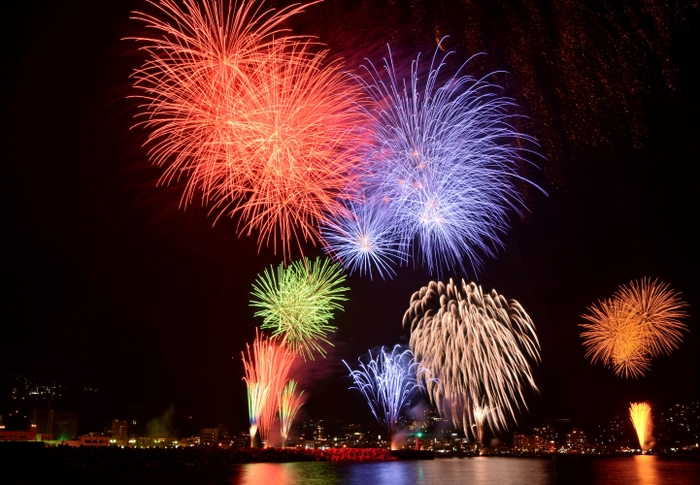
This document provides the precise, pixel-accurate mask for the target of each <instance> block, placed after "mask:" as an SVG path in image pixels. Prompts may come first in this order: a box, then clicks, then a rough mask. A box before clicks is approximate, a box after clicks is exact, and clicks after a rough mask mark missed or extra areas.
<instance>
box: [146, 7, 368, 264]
mask: <svg viewBox="0 0 700 485" xmlns="http://www.w3.org/2000/svg"><path fill="white" fill-rule="evenodd" d="M149 3H151V4H152V5H153V6H154V7H155V8H156V9H157V10H158V15H157V16H154V15H147V14H144V13H136V14H134V18H135V19H136V20H139V21H141V22H143V23H145V24H146V27H147V28H148V29H149V31H151V32H155V33H156V35H152V36H150V37H139V38H136V40H138V41H142V42H144V43H145V44H146V45H145V47H143V50H144V51H145V52H146V53H147V54H148V59H147V60H146V62H145V63H144V64H143V66H142V67H141V68H140V69H138V70H136V71H135V73H134V78H135V83H134V85H135V87H136V89H137V90H138V91H139V92H140V95H139V97H140V98H142V99H144V100H145V103H144V104H142V105H141V107H140V109H141V113H140V114H141V116H142V117H145V120H144V121H141V123H140V124H141V125H142V126H144V127H145V128H146V129H147V130H149V135H148V140H147V144H148V145H149V146H150V151H149V157H150V159H151V161H152V162H153V163H155V164H157V165H159V166H162V167H164V168H165V172H164V173H163V175H162V177H161V183H163V184H168V183H171V182H173V181H176V180H179V179H180V178H184V179H186V181H187V187H186V189H185V192H184V194H183V197H182V205H183V206H187V204H189V203H191V202H192V201H193V199H194V198H195V197H199V196H201V198H202V203H203V204H205V205H208V206H210V207H211V210H212V211H214V212H215V213H216V214H217V215H218V216H221V215H224V214H226V215H231V216H234V215H237V216H239V218H240V219H239V221H240V226H239V228H240V229H241V231H242V232H245V233H246V234H248V235H249V234H251V232H252V231H254V230H255V231H258V232H259V236H258V242H259V243H262V242H265V243H266V244H269V243H270V241H273V244H274V248H275V251H276V250H277V242H278V240H279V241H281V246H282V248H281V249H282V253H283V256H284V258H285V259H287V258H288V257H289V252H290V245H291V242H292V241H293V240H296V241H297V244H299V243H300V242H301V241H302V240H307V239H311V240H312V241H315V240H316V239H317V238H318V235H319V234H318V230H317V225H318V221H319V220H321V219H322V218H324V217H325V216H324V214H326V213H327V214H331V215H334V214H335V215H337V214H339V213H342V212H343V211H344V210H345V209H344V208H343V207H344V206H343V205H341V203H340V201H342V200H343V199H353V198H354V196H353V195H352V192H348V191H349V190H350V188H353V189H354V188H356V187H357V183H356V180H355V177H356V175H355V174H356V168H357V166H358V165H359V162H360V157H359V156H358V155H357V154H355V153H354V152H353V150H354V148H348V147H356V146H358V144H357V143H356V142H357V139H358V137H361V135H360V133H359V130H360V129H361V128H359V127H362V126H364V125H366V124H365V123H362V122H361V121H360V119H361V116H363V115H362V114H361V110H359V109H358V108H357V105H356V104H355V103H354V101H353V96H354V93H355V92H356V90H357V89H358V88H357V87H356V83H353V82H352V81H351V79H350V78H349V76H348V75H346V74H345V73H344V72H342V71H341V70H340V66H339V64H338V63H333V62H327V53H326V52H325V51H319V50H318V45H317V44H315V43H313V42H311V41H310V40H309V39H308V38H306V39H304V38H301V37H294V36H291V35H289V34H288V33H287V32H286V31H285V30H284V29H282V28H281V25H282V23H283V22H285V21H287V20H288V19H289V18H290V17H291V16H293V15H295V14H297V13H299V12H301V11H302V10H303V8H304V7H306V6H308V5H311V4H306V5H295V6H292V7H288V8H286V9H281V10H279V11H275V10H264V9H263V8H262V2H260V1H258V0H243V1H241V2H238V3H237V4H234V5H229V6H228V7H226V6H225V2H224V1H223V0H205V1H203V2H202V3H201V5H200V4H198V3H196V2H195V1H194V0H185V1H184V4H183V6H182V7H180V6H179V5H178V4H176V3H175V2H174V1H173V0H163V1H162V3H160V4H156V3H155V2H149ZM226 5H227V4H226ZM351 142H354V143H351ZM217 219H218V217H217Z"/></svg>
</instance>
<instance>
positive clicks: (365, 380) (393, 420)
mask: <svg viewBox="0 0 700 485" xmlns="http://www.w3.org/2000/svg"><path fill="white" fill-rule="evenodd" d="M357 360H358V362H359V363H360V368H359V369H358V370H352V369H351V368H350V366H349V365H348V364H347V362H345V361H343V363H344V364H345V366H346V367H347V368H348V370H349V371H350V377H352V379H353V381H354V383H355V385H354V386H352V387H351V388H350V389H357V390H359V391H360V392H362V394H363V395H364V396H365V398H366V399H367V403H368V404H369V406H370V408H371V410H372V414H374V417H375V418H376V419H377V422H379V424H380V425H382V426H384V427H385V428H386V430H387V432H389V434H390V435H391V436H392V437H393V435H394V432H395V431H396V424H397V423H398V421H399V419H400V418H401V417H402V416H401V413H403V412H405V411H406V410H408V407H409V406H410V405H411V396H412V395H413V393H414V391H416V390H417V389H419V388H420V385H419V384H418V381H417V379H416V373H417V372H421V371H423V372H427V371H425V370H421V369H420V367H419V364H418V363H417V362H416V361H415V359H414V357H413V352H411V351H410V350H404V351H401V347H400V346H399V345H396V346H394V348H393V350H392V351H391V352H389V351H388V350H385V348H384V347H382V348H381V350H380V351H379V354H378V355H377V357H376V358H374V357H372V352H371V351H370V352H369V362H368V363H367V364H365V363H364V362H362V360H361V358H359V359H357Z"/></svg>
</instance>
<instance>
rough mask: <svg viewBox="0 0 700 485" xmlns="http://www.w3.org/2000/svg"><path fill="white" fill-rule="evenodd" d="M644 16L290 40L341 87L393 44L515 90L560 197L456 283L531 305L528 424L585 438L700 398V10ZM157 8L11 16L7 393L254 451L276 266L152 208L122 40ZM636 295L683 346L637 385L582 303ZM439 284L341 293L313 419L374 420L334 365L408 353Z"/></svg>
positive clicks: (5, 159) (314, 372)
mask: <svg viewBox="0 0 700 485" xmlns="http://www.w3.org/2000/svg"><path fill="white" fill-rule="evenodd" d="M278 3H279V2H278ZM642 3H643V2H635V1H623V2H604V1H601V2H588V3H587V4H585V5H583V6H576V2H570V3H568V2H551V3H550V2H546V1H542V2H530V1H525V0H523V1H520V2H518V1H514V0H513V1H505V2H500V3H498V4H497V5H493V2H473V3H470V2H458V1H456V0H454V1H418V0H416V1H413V2H401V1H394V2H392V1H380V0H374V1H369V0H367V1H363V2H359V1H358V2H339V1H335V0H326V2H325V3H324V4H322V5H318V6H314V7H310V8H309V12H308V15H307V16H306V17H300V19H299V20H297V21H296V22H297V24H295V25H294V26H293V27H294V28H295V31H297V32H303V33H309V34H316V35H318V36H319V38H320V40H322V41H324V42H326V43H327V44H329V46H330V48H331V49H332V52H333V53H334V55H338V56H344V57H345V58H346V59H347V66H348V68H354V67H356V66H357V62H358V58H361V55H360V54H362V55H365V54H367V53H377V52H378V53H379V55H380V56H381V55H382V52H383V51H382V49H383V45H384V43H386V42H388V41H391V42H392V48H393V46H396V49H395V52H397V55H401V54H402V53H406V56H407V57H406V59H407V60H410V59H411V58H412V57H413V56H414V55H415V53H416V52H418V51H423V52H425V53H427V54H430V53H432V51H433V50H434V49H435V45H436V42H435V39H436V38H440V37H442V36H443V35H450V39H449V41H448V42H449V47H450V48H452V49H454V50H455V51H456V53H455V58H456V59H459V61H460V62H463V61H465V60H466V59H467V58H468V57H469V55H470V54H472V53H474V52H476V51H484V52H486V53H487V54H488V55H487V56H484V57H483V58H482V60H480V61H479V62H478V63H477V64H475V65H474V68H475V69H477V70H480V72H482V73H484V72H490V71H494V70H505V71H508V74H503V75H501V77H500V79H501V80H502V84H503V85H504V87H505V90H506V94H508V95H509V96H512V97H514V98H515V99H516V100H517V101H518V102H519V103H520V104H521V106H522V108H521V111H522V112H523V113H524V114H526V115H527V116H528V117H529V119H528V120H526V121H524V122H523V126H522V127H520V128H522V129H523V130H524V131H526V132H527V133H529V134H532V135H534V136H536V137H537V138H538V139H539V140H540V142H541V145H542V148H541V150H540V151H541V153H542V155H543V158H533V161H534V162H535V163H536V164H537V165H538V166H539V167H540V169H538V170H535V169H529V171H528V173H527V175H528V176H529V177H530V178H531V179H532V180H534V181H535V182H536V183H538V184H539V185H540V186H541V187H542V188H543V189H544V190H545V191H546V192H547V195H543V194H542V193H539V192H537V191H535V190H531V189H530V190H528V191H527V194H526V196H527V203H528V207H529V209H530V212H529V213H526V214H524V216H523V217H522V218H518V217H517V216H515V215H513V217H512V219H511V225H512V228H511V230H510V231H509V232H508V233H507V234H506V235H505V236H504V237H503V241H504V245H505V247H504V249H502V250H501V251H500V252H499V254H498V256H497V258H495V259H492V260H488V261H487V262H486V264H485V265H484V267H483V268H481V269H480V271H479V272H478V274H477V275H476V276H475V275H474V274H472V273H470V274H468V275H462V274H455V275H447V276H454V277H457V278H463V277H464V278H466V279H467V280H476V281H477V282H478V283H480V284H481V285H483V287H484V290H486V291H489V290H491V289H492V288H495V289H496V290H497V291H498V292H499V293H501V294H503V295H505V296H506V297H507V298H514V299H517V300H518V301H519V302H520V303H521V304H522V305H523V307H524V308H525V309H526V310H527V311H528V312H529V314H530V315H531V317H532V319H533V320H534V322H535V325H536V326H537V329H538V336H539V338H540V343H541V347H542V352H541V355H542V363H541V365H539V366H538V367H537V368H536V370H535V376H536V382H537V384H538V386H539V388H540V393H539V394H536V395H532V394H531V395H528V404H529V406H530V412H529V413H526V414H525V415H524V416H523V418H522V420H523V422H529V421H536V420H538V419H540V418H548V417H550V418H555V417H569V418H571V419H573V420H574V421H575V422H578V423H580V424H582V425H584V426H586V425H591V424H596V423H598V422H602V421H604V420H605V419H607V418H609V417H611V415H612V414H613V413H615V412H620V410H624V409H625V408H626V407H628V406H629V402H630V401H633V400H642V399H644V400H649V401H650V402H651V403H652V405H654V406H666V405H669V404H674V403H676V402H681V403H688V402H690V401H691V400H697V399H699V398H700V396H699V395H698V376H699V375H700V373H699V371H700V357H699V356H700V327H698V308H699V307H698V290H699V289H700V288H699V287H698V284H697V283H696V273H697V271H698V268H699V267H700V266H699V265H698V258H697V236H696V228H695V226H696V225H697V224H698V216H697V212H696V210H697V207H698V204H697V201H696V195H697V193H698V192H697V187H698V182H700V181H699V180H698V169H697V164H698V162H699V160H698V148H697V140H698V133H699V132H698V127H699V125H698V91H697V86H698V82H699V80H698V77H697V74H696V72H695V69H693V67H695V66H694V61H696V56H697V51H696V49H695V48H694V47H695V46H696V45H698V38H697V26H698V21H697V20H698V11H697V7H693V6H684V3H685V2H679V4H678V5H675V4H669V5H666V4H661V3H659V4H658V5H657V4H656V3H654V2H651V3H649V4H645V5H646V7H645V8H646V10H644V11H642V10H641V7H639V5H641V4H642ZM689 3H690V2H689ZM355 4H357V6H355ZM481 4H483V5H481ZM553 4H557V7H556V8H555V7H554V6H553ZM143 5H144V3H143V2H141V1H132V0H105V1H100V2H91V1H86V0H64V1H61V0H56V1H46V0H45V1H37V2H15V5H13V6H11V7H9V10H5V11H4V12H3V15H2V29H1V34H0V35H2V36H3V43H2V51H3V62H2V70H3V73H2V81H1V82H2V90H1V94H0V96H1V97H0V99H1V103H2V108H1V109H2V117H1V118H0V120H1V121H0V122H1V123H2V125H1V126H2V140H3V143H2V146H1V150H2V180H3V182H4V190H3V191H2V196H3V204H2V206H3V207H4V208H5V222H4V227H5V230H4V231H3V234H4V236H3V240H4V244H3V246H4V247H5V250H4V251H3V276H4V280H5V284H4V285H3V291H2V301H3V309H4V318H3V323H2V326H1V327H0V328H1V329H2V333H0V373H3V374H6V373H10V372H21V373H23V374H25V375H30V376H34V377H36V378H39V379H44V380H55V381H56V382H58V383H61V384H63V385H65V386H68V387H71V386H73V387H74V388H81V387H84V386H89V387H95V388H98V389H99V393H100V396H102V397H101V398H100V401H99V402H100V405H99V407H98V408H97V409H93V412H94V415H91V416H88V415H81V420H83V422H84V423H95V425H96V426H97V425H98V424H99V423H102V422H106V421H109V420H111V419H114V418H121V419H124V418H127V417H129V416H132V415H136V414H138V415H139V417H140V419H144V418H145V419H150V418H151V417H155V416H158V415H161V414H163V413H164V412H165V410H166V409H168V407H169V406H171V405H173V406H174V409H175V415H176V422H178V420H181V419H184V416H186V415H191V416H194V417H193V420H194V421H196V422H197V423H199V425H201V426H214V425H216V424H217V423H224V424H227V425H229V426H230V427H231V429H232V430H233V431H238V430H243V429H245V428H246V427H247V408H246V396H245V386H244V383H243V382H242V377H243V365H242V362H241V358H240V355H241V351H242V350H244V349H245V344H246V343H247V342H248V343H250V342H252V341H253V339H254V336H255V327H256V325H258V324H259V323H260V322H259V321H257V320H256V319H254V317H253V311H252V310H251V309H250V308H249V307H248V301H249V295H250V289H251V284H252V283H253V281H254V279H255V277H256V275H257V274H258V273H260V272H262V271H263V270H264V269H265V268H267V267H269V266H270V265H272V264H274V265H277V264H278V263H279V262H280V261H281V257H280V256H279V255H277V256H276V255H274V254H273V252H272V250H271V249H270V248H265V247H263V248H261V249H260V250H259V251H258V247H257V243H256V239H255V237H240V238H239V237H238V235H237V230H236V221H235V220H230V219H222V220H221V221H219V222H218V223H217V224H216V225H215V226H214V227H212V222H213V218H212V217H211V216H209V215H208V214H207V212H206V210H205V209H201V208H199V207H197V206H196V205H195V206H191V207H189V208H188V209H187V211H183V210H181V209H178V202H179V197H180V194H181V190H182V187H181V186H171V187H156V182H157V179H158V177H159V174H160V173H161V171H160V169H158V168H154V167H152V166H150V164H149V162H148V160H147V153H146V149H145V148H143V147H142V143H143V142H144V140H145V138H146V133H145V132H144V131H143V130H142V129H139V128H135V129H131V126H132V125H133V116H134V115H135V114H136V113H137V104H138V102H137V101H136V100H134V99H130V98H128V96H129V95H131V94H134V91H133V89H132V88H131V81H130V79H129V75H130V73H131V72H132V71H133V69H134V68H136V67H138V66H139V65H140V63H141V61H142V57H141V55H140V54H139V53H138V52H137V50H136V49H137V45H136V44H135V43H132V42H128V41H122V40H120V39H122V38H124V37H128V36H129V35H134V34H137V33H138V29H139V28H140V26H139V25H137V24H135V23H134V22H132V21H130V20H129V13H130V11H131V10H134V9H138V8H143ZM480 5H481V6H480ZM657 7H658V8H657ZM655 8H656V9H655ZM567 9H568V10H567ZM630 19H638V20H639V22H640V23H635V21H633V20H630ZM373 55H374V54H373ZM380 60H381V59H380V58H377V61H380ZM305 251H306V252H307V253H308V254H309V255H316V254H321V251H320V249H319V248H317V247H316V248H314V247H313V245H310V244H308V245H307V246H305ZM644 276H649V277H652V278H659V279H660V280H662V281H664V282H667V283H669V284H670V285H671V286H672V288H674V289H675V290H677V291H679V292H681V294H682V298H683V299H684V300H685V301H686V302H687V303H688V304H689V308H688V312H689V313H690V317H689V318H687V319H685V323H686V324H687V325H688V326H689V328H690V333H688V334H686V335H685V338H684V342H683V343H682V345H681V347H680V348H679V349H678V350H677V351H675V352H674V353H673V354H672V355H671V356H662V357H659V358H657V359H655V360H654V362H653V365H652V369H651V371H650V372H649V373H648V374H647V375H646V376H645V377H643V378H641V379H639V380H623V379H620V378H618V377H616V376H615V375H614V373H613V372H612V371H611V370H608V369H604V368H603V367H602V365H600V364H598V365H596V366H592V365H590V363H589V361H588V360H587V359H585V358H584V349H583V347H582V345H581V338H580V337H579V333H580V328H579V327H578V326H577V325H578V324H579V323H581V322H582V319H581V318H580V315H581V314H582V313H583V312H584V311H585V309H586V307H587V306H588V305H590V304H591V303H594V302H595V301H597V300H598V299H601V298H605V297H608V296H610V295H611V294H612V293H613V292H614V291H615V289H616V288H617V287H618V286H619V285H621V284H626V283H628V282H629V281H630V280H631V279H639V278H642V277H644ZM430 279H431V277H430V275H429V274H428V273H427V271H426V270H425V269H423V268H420V267H419V268H413V267H409V268H403V269H401V270H400V271H399V274H398V276H397V277H396V278H394V279H393V280H390V281H381V280H380V281H371V280H369V279H368V278H359V277H357V276H351V277H350V278H349V287H350V288H351V291H350V292H349V301H348V303H347V304H346V308H345V311H344V312H343V313H342V314H340V315H338V317H337V318H336V320H335V322H336V323H337V325H338V327H339V330H338V332H337V333H336V334H335V336H334V337H333V341H334V342H335V344H336V346H335V348H334V349H332V351H331V352H330V354H329V357H328V358H327V359H326V360H323V361H317V362H313V363H307V365H304V366H302V368H301V370H300V372H301V373H302V376H301V377H302V378H301V387H302V388H303V389H305V390H306V393H307V395H308V396H309V400H308V402H307V404H306V405H305V407H304V408H302V413H301V414H302V415H303V416H304V417H316V418H324V419H326V420H329V421H332V420H334V419H343V420H346V421H361V422H366V423H372V418H371V414H370V412H369V408H368V407H367V406H366V404H365V403H364V401H363V400H362V398H361V397H360V395H359V393H358V392H356V391H348V390H347V388H348V387H349V385H350V384H351V382H350V379H349V377H348V376H347V370H346V369H345V367H344V366H343V364H342V362H341V359H345V360H346V361H348V362H353V363H356V359H357V357H359V356H360V355H362V354H364V353H366V351H367V350H368V349H373V348H377V347H378V346H381V345H393V344H395V343H400V342H406V341H407V336H406V333H405V332H404V331H403V329H402V327H401V320H402V317H403V313H404V312H405V310H406V309H407V308H408V302H409V298H410V296H411V294H412V293H413V292H414V291H416V290H418V289H419V288H420V287H421V286H424V285H426V284H427V283H428V282H429V281H430ZM85 431H91V430H90V429H86V430H85Z"/></svg>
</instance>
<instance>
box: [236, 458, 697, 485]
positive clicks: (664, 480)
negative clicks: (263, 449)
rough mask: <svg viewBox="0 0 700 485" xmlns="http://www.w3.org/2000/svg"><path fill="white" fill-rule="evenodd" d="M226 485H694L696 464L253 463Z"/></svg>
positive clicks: (498, 460) (611, 460)
mask: <svg viewBox="0 0 700 485" xmlns="http://www.w3.org/2000/svg"><path fill="white" fill-rule="evenodd" d="M232 472H233V473H232V475H231V477H230V478H229V480H228V482H227V483H228V484H230V485H374V484H382V485H419V484H426V485H427V484H439V485H457V484H460V485H461V484H469V485H509V484H512V485H517V484H523V485H554V484H567V485H568V484H595V485H600V484H611V485H632V484H633V485H662V484H669V485H697V484H698V483H700V463H697V462H692V461H691V462H689V461H673V460H668V459H663V458H660V457H658V456H649V455H644V456H630V457H617V458H599V457H573V458H572V457H556V459H554V458H541V459H537V458H503V457H473V458H447V459H438V460H434V461H396V462H379V463H344V464H340V463H328V462H311V463H252V464H246V465H239V466H237V467H234V469H233V470H232Z"/></svg>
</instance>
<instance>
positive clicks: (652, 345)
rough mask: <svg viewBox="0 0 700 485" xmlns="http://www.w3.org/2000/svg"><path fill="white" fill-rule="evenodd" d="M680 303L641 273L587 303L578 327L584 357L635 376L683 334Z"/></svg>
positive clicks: (641, 372) (663, 288)
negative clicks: (606, 296) (605, 296)
mask: <svg viewBox="0 0 700 485" xmlns="http://www.w3.org/2000/svg"><path fill="white" fill-rule="evenodd" d="M686 306H687V305H686V303H685V302H684V301H683V300H681V299H680V298H679V294H678V293H676V292H674V291H673V290H671V289H670V288H669V286H668V285H667V284H665V283H659V282H657V280H654V281H651V280H650V279H648V278H643V279H642V280H641V281H636V282H635V281H632V282H630V284H629V286H621V287H620V288H619V289H618V291H617V292H616V293H615V294H614V295H613V296H612V297H611V298H609V299H606V300H601V301H599V302H598V304H597V305H596V304H594V305H591V306H590V307H588V313H587V314H584V315H582V317H583V318H584V319H586V320H588V322H590V323H582V324H580V326H581V327H583V328H584V329H585V331H584V332H582V333H581V337H583V339H584V346H585V347H586V348H587V352H586V357H590V358H591V362H593V363H596V362H598V361H600V362H602V363H603V365H605V366H606V367H611V368H612V369H613V370H614V371H615V374H617V375H618V376H622V377H625V378H627V377H635V378H636V377H639V376H643V375H644V373H645V372H646V371H647V370H649V368H650V367H651V359H653V358H654V357H656V356H658V355H660V354H662V353H666V354H670V353H671V352H672V351H673V350H674V349H676V348H678V345H679V344H680V342H681V341H682V339H683V332H684V331H687V329H688V328H687V326H686V325H685V324H684V323H682V322H681V321H680V319H681V318H683V317H685V316H687V314H686V313H685V311H684V310H683V308H684V307H686Z"/></svg>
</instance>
